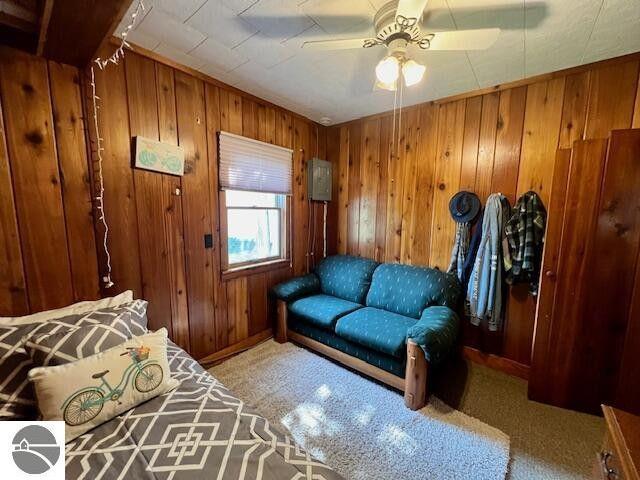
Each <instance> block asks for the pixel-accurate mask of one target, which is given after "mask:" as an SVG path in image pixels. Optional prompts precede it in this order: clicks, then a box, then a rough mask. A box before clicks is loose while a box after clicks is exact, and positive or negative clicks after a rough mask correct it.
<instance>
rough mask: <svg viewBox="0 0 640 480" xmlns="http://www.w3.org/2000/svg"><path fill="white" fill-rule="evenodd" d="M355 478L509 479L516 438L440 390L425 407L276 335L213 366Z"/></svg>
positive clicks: (251, 400)
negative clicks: (450, 402) (412, 406)
mask: <svg viewBox="0 0 640 480" xmlns="http://www.w3.org/2000/svg"><path fill="white" fill-rule="evenodd" d="M209 371H210V372H211V373H212V374H213V375H214V376H215V377H216V378H218V379H219V380H220V381H221V382H223V383H224V384H225V385H227V386H228V387H229V388H230V389H231V390H232V391H233V392H235V394H236V395H238V396H239V397H240V398H241V399H243V400H245V401H246V402H247V403H249V404H251V405H253V406H254V407H255V408H256V409H257V410H258V412H260V413H261V414H262V415H264V416H265V417H266V418H267V419H268V420H269V421H270V422H271V423H272V424H275V425H279V426H280V427H281V428H284V429H286V430H288V431H289V432H290V433H291V435H292V437H293V438H294V439H295V440H296V441H297V442H298V443H299V444H301V445H302V446H303V447H304V448H306V449H307V450H308V451H309V452H310V453H311V454H312V455H314V456H315V457H316V458H318V459H320V460H322V461H324V462H326V463H327V464H328V465H330V466H331V467H333V468H334V469H336V470H337V471H338V472H340V473H341V474H342V475H343V476H344V477H345V478H347V479H351V480H365V479H366V480H378V479H379V480H396V479H411V480H419V479H429V480H439V479H443V480H444V479H446V480H450V479H474V480H475V479H477V480H482V479H491V480H502V479H504V478H505V474H506V472H507V465H508V462H509V438H508V437H507V436H506V435H505V434H504V433H502V432H501V431H500V430H498V429H496V428H493V427H491V426H489V425H487V424H485V423H483V422H481V421H479V420H477V419H475V418H472V417H470V416H468V415H465V414H464V413H461V412H459V411H457V410H454V409H452V408H450V407H448V406H447V405H446V404H445V403H443V402H442V401H440V400H438V398H436V397H435V396H432V397H431V399H430V402H429V405H428V406H426V407H425V408H423V409H422V410H420V411H418V412H412V411H411V410H409V409H407V408H405V406H404V401H403V398H402V396H401V395H400V394H398V393H397V392H395V391H392V390H389V389H387V388H385V387H383V386H380V385H378V384H377V383H375V382H372V381H369V380H367V379H365V378H362V377H361V376H359V375H357V374H355V373H353V372H351V371H349V370H347V369H345V368H342V367H341V366H338V365H336V364H334V363H333V362H330V361H329V360H326V359H324V358H323V357H321V356H318V355H316V354H314V353H311V352H308V351H306V350H304V349H301V348H299V347H296V346H294V345H292V344H290V343H289V344H284V345H279V344H277V343H275V342H274V341H272V340H270V341H268V342H265V343H263V344H261V345H259V346H257V347H255V348H253V349H251V350H249V351H247V352H244V353H242V354H240V355H238V356H236V357H233V358H231V359H229V360H227V361H226V362H224V363H222V364H221V365H218V366H216V367H213V368H211V369H210V370H209Z"/></svg>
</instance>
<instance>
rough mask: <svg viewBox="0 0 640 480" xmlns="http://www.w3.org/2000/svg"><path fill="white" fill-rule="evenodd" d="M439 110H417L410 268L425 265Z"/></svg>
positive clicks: (428, 238)
mask: <svg viewBox="0 0 640 480" xmlns="http://www.w3.org/2000/svg"><path fill="white" fill-rule="evenodd" d="M467 104H468V103H467ZM439 110H440V109H439V107H438V106H436V105H434V104H426V105H422V106H421V108H420V120H419V122H420V125H421V127H420V135H419V138H418V145H417V172H416V191H415V196H414V205H415V206H414V209H413V220H412V224H411V238H412V241H411V262H412V263H413V264H414V265H427V266H428V265H429V253H430V252H429V248H430V246H431V245H430V243H431V242H430V240H431V229H432V226H431V222H432V220H433V192H434V173H435V169H436V151H437V144H438V112H439ZM465 121H466V120H465ZM461 177H462V175H461Z"/></svg>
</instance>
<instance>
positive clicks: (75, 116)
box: [49, 62, 100, 301]
mask: <svg viewBox="0 0 640 480" xmlns="http://www.w3.org/2000/svg"><path fill="white" fill-rule="evenodd" d="M49 80H50V85H51V103H52V108H53V123H54V126H55V133H56V146H57V149H58V163H59V167H60V181H61V182H62V200H63V203H64V211H65V220H66V222H65V223H66V228H67V238H68V242H69V259H70V261H71V278H72V281H73V293H74V300H76V301H80V300H95V299H97V298H100V287H99V275H98V257H97V251H96V239H95V233H94V230H93V202H92V201H91V182H90V180H89V162H88V161H87V145H86V143H85V131H84V126H83V122H82V118H83V116H84V113H83V111H82V93H81V91H80V72H79V71H78V69H77V68H75V67H71V66H69V65H63V64H61V63H54V62H49Z"/></svg>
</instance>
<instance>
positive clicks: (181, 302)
mask: <svg viewBox="0 0 640 480" xmlns="http://www.w3.org/2000/svg"><path fill="white" fill-rule="evenodd" d="M155 67H156V95H157V98H158V134H159V137H158V138H159V140H160V141H161V142H164V143H170V144H173V145H177V144H178V125H177V121H178V119H177V117H176V101H175V99H176V90H175V79H174V74H173V70H172V69H171V68H169V67H166V66H165V65H161V64H158V63H156V64H155ZM161 203H162V209H163V211H164V243H165V248H166V261H167V271H168V278H167V279H166V282H167V283H168V285H166V287H165V288H163V289H162V291H163V292H166V293H168V296H169V299H170V303H171V328H172V332H173V338H172V339H173V341H174V342H175V343H177V344H178V345H180V346H181V347H182V348H184V349H185V350H187V351H190V350H191V343H190V340H189V307H188V305H187V272H186V265H185V255H184V224H183V222H182V179H181V178H180V177H175V176H172V175H162V202H161Z"/></svg>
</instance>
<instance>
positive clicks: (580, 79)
mask: <svg viewBox="0 0 640 480" xmlns="http://www.w3.org/2000/svg"><path fill="white" fill-rule="evenodd" d="M590 78H591V72H589V71H587V72H582V73H576V74H574V75H569V76H568V77H567V79H566V83H565V87H564V105H563V107H562V124H561V128H560V141H559V142H558V148H571V147H572V146H573V142H575V141H576V140H579V139H581V138H583V136H584V126H585V122H586V121H587V102H588V100H589V81H590Z"/></svg>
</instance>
